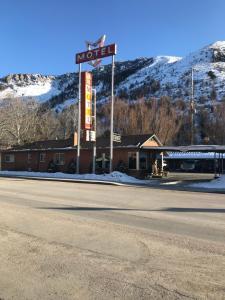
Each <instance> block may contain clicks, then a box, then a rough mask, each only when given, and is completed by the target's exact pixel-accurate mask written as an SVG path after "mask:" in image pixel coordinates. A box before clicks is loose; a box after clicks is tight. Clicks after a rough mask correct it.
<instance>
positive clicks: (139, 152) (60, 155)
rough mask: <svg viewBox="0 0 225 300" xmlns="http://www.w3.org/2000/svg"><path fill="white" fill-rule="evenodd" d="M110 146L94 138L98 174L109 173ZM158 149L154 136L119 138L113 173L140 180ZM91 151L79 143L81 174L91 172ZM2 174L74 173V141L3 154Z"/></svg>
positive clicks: (38, 144)
mask: <svg viewBox="0 0 225 300" xmlns="http://www.w3.org/2000/svg"><path fill="white" fill-rule="evenodd" d="M109 144H110V143H109V137H101V138H97V141H96V146H97V156H96V172H97V173H102V172H107V171H108V168H109ZM160 146H162V144H161V142H160V141H159V139H158V138H157V136H156V135H154V134H152V135H146V134H145V135H129V136H122V137H121V142H120V143H114V158H113V169H114V170H119V171H123V172H126V173H128V174H131V175H134V176H138V177H143V176H145V175H146V174H147V173H151V172H152V165H153V164H154V162H155V160H156V156H157V155H158V154H159V152H160V151H158V150H157V147H160ZM92 147H93V145H92V143H90V142H83V143H81V155H80V172H81V173H90V172H92V159H93V158H92V155H93V154H92ZM145 147H146V149H145ZM151 147H152V148H151ZM1 170H8V171H10V170H11V171H38V172H68V173H74V172H75V170H76V142H75V141H74V138H69V139H67V140H51V141H38V142H34V143H31V144H26V145H24V146H15V147H12V148H10V149H7V150H2V151H1Z"/></svg>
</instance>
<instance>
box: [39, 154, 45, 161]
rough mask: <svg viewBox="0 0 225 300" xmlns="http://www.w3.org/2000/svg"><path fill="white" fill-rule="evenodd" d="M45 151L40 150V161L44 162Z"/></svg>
mask: <svg viewBox="0 0 225 300" xmlns="http://www.w3.org/2000/svg"><path fill="white" fill-rule="evenodd" d="M45 158H46V153H44V152H42V153H40V162H45Z"/></svg>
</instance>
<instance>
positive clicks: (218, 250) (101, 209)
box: [0, 178, 225, 299]
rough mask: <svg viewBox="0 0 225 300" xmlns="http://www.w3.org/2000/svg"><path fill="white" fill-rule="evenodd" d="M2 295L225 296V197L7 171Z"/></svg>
mask: <svg viewBox="0 0 225 300" xmlns="http://www.w3.org/2000/svg"><path fill="white" fill-rule="evenodd" d="M0 205H1V209H0V274H1V276H0V299H225V247H224V246H225V196H224V195H222V194H213V193H194V192H187V191H174V190H160V189H153V188H150V187H134V186H133V187H127V186H106V185H95V184H91V185H89V184H78V183H63V182H47V181H32V180H25V179H12V178H11V179H7V178H1V179H0Z"/></svg>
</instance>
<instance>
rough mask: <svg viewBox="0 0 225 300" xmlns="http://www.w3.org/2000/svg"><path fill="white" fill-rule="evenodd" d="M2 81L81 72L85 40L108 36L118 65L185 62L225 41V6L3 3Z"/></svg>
mask: <svg viewBox="0 0 225 300" xmlns="http://www.w3.org/2000/svg"><path fill="white" fill-rule="evenodd" d="M0 26H1V39H0V41H1V43H0V45H1V49H0V76H5V75H6V74H9V73H42V74H62V73H66V72H73V71H74V70H75V69H76V66H75V64H74V55H75V53H76V52H80V51H84V50H85V44H84V41H85V40H93V41H94V40H96V39H97V38H98V37H100V36H101V35H102V34H104V33H105V34H106V35H107V39H106V43H112V42H117V44H118V55H117V58H116V59H117V60H126V59H133V58H136V57H140V56H148V57H150V56H155V55H175V56H184V55H186V54H188V53H189V52H191V51H195V50H197V49H199V48H201V47H203V46H205V45H207V44H210V43H212V42H214V41H217V40H225V1H224V0H157V1H156V0H111V1H107V0H82V1H80V0H63V1H62V0H6V1H5V0H0Z"/></svg>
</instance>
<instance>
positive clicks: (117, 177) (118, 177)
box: [0, 171, 149, 184]
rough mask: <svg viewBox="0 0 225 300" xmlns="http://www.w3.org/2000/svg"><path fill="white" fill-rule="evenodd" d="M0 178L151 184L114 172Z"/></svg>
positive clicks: (7, 173)
mask: <svg viewBox="0 0 225 300" xmlns="http://www.w3.org/2000/svg"><path fill="white" fill-rule="evenodd" d="M0 176H21V177H38V178H47V179H48V178H49V179H53V178H56V179H74V180H77V179H78V180H89V181H106V182H117V183H134V184H149V180H140V179H136V178H134V177H132V176H129V175H127V174H124V173H121V172H117V171H114V172H112V173H110V174H101V175H96V174H79V175H78V174H66V173H61V172H57V173H47V172H28V171H0Z"/></svg>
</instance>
